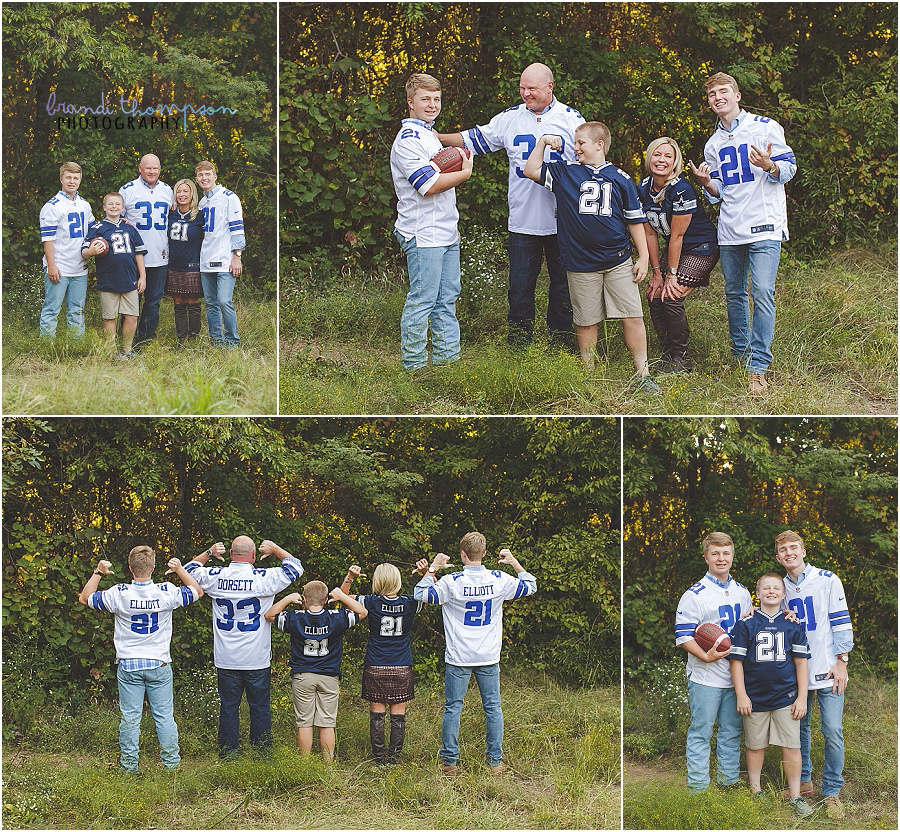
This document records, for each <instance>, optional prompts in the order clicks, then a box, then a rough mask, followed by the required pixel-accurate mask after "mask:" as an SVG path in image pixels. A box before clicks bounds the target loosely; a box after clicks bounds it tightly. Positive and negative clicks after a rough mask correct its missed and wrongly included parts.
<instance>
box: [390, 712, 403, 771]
mask: <svg viewBox="0 0 900 832" xmlns="http://www.w3.org/2000/svg"><path fill="white" fill-rule="evenodd" d="M405 737H406V714H391V738H390V741H389V744H388V753H387V761H388V763H389V764H391V765H393V764H394V763H396V762H397V761H398V760H399V759H400V751H401V750H402V749H403V740H404V738H405Z"/></svg>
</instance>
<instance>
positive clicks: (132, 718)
mask: <svg viewBox="0 0 900 832" xmlns="http://www.w3.org/2000/svg"><path fill="white" fill-rule="evenodd" d="M116 679H117V680H118V682H119V710H120V711H121V712H122V721H121V722H120V723H119V749H120V751H121V759H120V762H121V764H122V768H124V769H125V770H126V771H137V767H138V745H139V741H140V736H141V714H142V713H143V710H144V694H146V695H147V703H148V704H149V705H150V713H151V714H152V715H153V721H154V723H155V724H156V736H157V739H158V740H159V752H160V757H162V763H163V765H164V766H165V767H166V768H177V767H178V764H179V763H180V762H181V753H180V750H179V748H178V726H177V725H176V724H175V716H174V714H173V710H172V707H173V705H172V665H171V664H164V665H162V666H161V667H155V668H153V670H122V666H121V665H119V666H118V668H117V670H116Z"/></svg>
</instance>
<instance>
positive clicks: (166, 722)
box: [78, 546, 203, 772]
mask: <svg viewBox="0 0 900 832" xmlns="http://www.w3.org/2000/svg"><path fill="white" fill-rule="evenodd" d="M155 565H156V555H155V554H154V552H153V549H151V548H150V547H149V546H135V547H134V548H133V549H132V550H131V552H129V554H128V569H129V570H130V572H131V575H132V577H133V580H132V582H131V583H130V584H119V585H118V586H114V587H112V588H111V589H107V590H104V591H103V592H98V591H97V587H98V585H99V584H100V578H101V576H103V575H108V574H110V572H111V571H112V570H111V568H110V567H111V566H112V564H111V563H110V562H109V561H108V560H101V561H100V562H99V563H98V564H97V568H96V569H94V574H93V575H91V577H90V578H88V581H87V583H86V584H85V585H84V589H82V590H81V594H80V595H79V596H78V602H79V603H81V604H84V605H85V606H87V607H91V608H93V609H95V610H102V611H104V612H110V613H112V614H113V615H114V616H115V620H116V626H115V632H114V635H113V640H114V642H115V645H116V663H117V669H116V678H117V680H118V683H119V709H120V710H121V711H122V721H121V722H120V723H119V748H120V751H121V753H120V755H119V762H120V764H121V766H122V768H123V769H125V771H129V772H136V771H137V768H138V744H139V742H140V735H141V714H142V712H143V709H144V696H145V695H146V697H147V702H148V703H149V705H150V713H151V714H152V715H153V721H154V723H155V724H156V736H157V738H158V739H159V749H160V756H161V757H162V764H163V766H165V768H167V769H176V768H178V765H179V763H180V762H181V753H180V749H179V747H178V726H177V725H176V724H175V717H174V713H173V705H172V657H171V655H170V653H169V643H170V642H171V640H172V610H174V609H177V608H178V607H186V606H187V605H188V604H192V603H193V602H194V601H196V600H197V599H198V598H200V596H202V595H203V590H202V589H201V588H200V586H199V585H198V584H197V582H196V581H195V580H194V579H193V578H192V577H191V576H190V575H189V574H188V573H187V572H185V570H184V568H183V567H182V565H181V561H180V560H178V558H172V559H171V560H169V562H168V567H169V569H171V570H172V571H174V572H175V574H176V575H178V577H179V578H180V579H181V581H182V582H183V583H184V586H182V587H177V586H175V585H174V584H170V583H168V582H166V583H162V584H156V583H154V582H153V568H154V566H155Z"/></svg>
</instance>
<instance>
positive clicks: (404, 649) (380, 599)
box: [356, 595, 422, 667]
mask: <svg viewBox="0 0 900 832" xmlns="http://www.w3.org/2000/svg"><path fill="white" fill-rule="evenodd" d="M356 600H357V601H359V603H360V604H362V605H363V606H364V607H365V608H366V609H367V610H368V611H369V615H368V617H367V620H368V622H369V641H368V643H367V644H366V658H365V664H366V666H368V667H410V666H412V663H413V662H412V645H411V643H410V638H409V636H410V631H411V629H412V622H413V618H415V615H416V613H417V612H419V610H421V609H422V602H421V601H417V600H416V599H415V598H412V597H410V596H409V595H400V596H396V597H394V598H387V597H385V596H383V595H357V596H356Z"/></svg>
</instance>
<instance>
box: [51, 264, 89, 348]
mask: <svg viewBox="0 0 900 832" xmlns="http://www.w3.org/2000/svg"><path fill="white" fill-rule="evenodd" d="M86 297H87V275H86V274H82V275H76V276H75V277H63V276H62V275H60V278H59V283H53V281H51V280H50V278H49V277H48V276H47V267H46V266H45V267H44V303H43V305H42V306H41V322H40V331H41V335H42V336H44V337H45V338H53V337H55V336H56V319H57V318H58V317H59V312H60V310H61V309H62V305H63V301H65V302H66V323H67V324H68V326H69V333H70V334H72V335H77V336H78V337H79V338H80V337H81V336H82V335H84V300H85V298H86Z"/></svg>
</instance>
